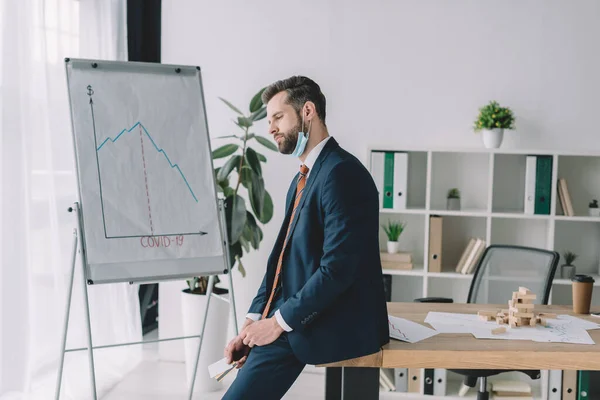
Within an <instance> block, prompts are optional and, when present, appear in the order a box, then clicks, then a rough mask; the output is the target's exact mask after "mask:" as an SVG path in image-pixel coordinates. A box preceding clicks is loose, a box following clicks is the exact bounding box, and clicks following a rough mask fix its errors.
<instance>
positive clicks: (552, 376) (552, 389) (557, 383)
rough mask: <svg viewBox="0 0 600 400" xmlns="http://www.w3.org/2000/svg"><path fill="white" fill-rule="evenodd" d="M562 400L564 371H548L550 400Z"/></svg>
mask: <svg viewBox="0 0 600 400" xmlns="http://www.w3.org/2000/svg"><path fill="white" fill-rule="evenodd" d="M561 399H562V371H561V370H559V369H553V370H550V371H548V400H561Z"/></svg>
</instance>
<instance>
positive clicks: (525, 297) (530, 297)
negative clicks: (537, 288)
mask: <svg viewBox="0 0 600 400" xmlns="http://www.w3.org/2000/svg"><path fill="white" fill-rule="evenodd" d="M519 299H521V300H522V303H530V304H531V302H532V301H533V300H535V299H537V296H536V295H535V294H526V295H523V296H521V297H519Z"/></svg>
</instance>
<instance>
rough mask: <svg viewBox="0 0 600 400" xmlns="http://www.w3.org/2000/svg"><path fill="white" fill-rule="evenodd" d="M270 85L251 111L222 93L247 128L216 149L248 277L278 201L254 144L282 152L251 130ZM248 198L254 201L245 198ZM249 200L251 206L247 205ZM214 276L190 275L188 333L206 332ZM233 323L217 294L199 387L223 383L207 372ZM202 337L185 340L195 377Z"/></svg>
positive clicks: (235, 243)
mask: <svg viewBox="0 0 600 400" xmlns="http://www.w3.org/2000/svg"><path fill="white" fill-rule="evenodd" d="M264 90H265V88H263V89H261V90H260V91H259V92H258V93H256V94H255V95H254V96H253V97H252V99H251V100H250V105H249V113H248V114H247V115H244V113H242V111H240V109H238V108H237V107H235V106H234V105H233V104H232V103H230V102H229V101H227V100H225V99H223V98H220V100H222V101H223V102H224V103H225V104H226V105H227V106H228V107H229V108H230V109H231V110H233V111H234V112H235V113H236V118H235V119H234V121H233V122H234V124H235V125H236V126H237V127H238V128H239V129H240V130H241V133H239V134H232V135H225V136H220V137H217V138H216V139H233V140H232V143H228V144H224V145H222V146H220V147H218V148H217V149H215V150H214V151H213V152H212V158H213V160H219V162H221V161H222V165H221V166H219V167H216V168H215V171H214V174H215V179H216V182H217V191H218V194H219V196H220V197H221V198H224V201H225V222H226V223H225V225H226V229H227V237H228V240H229V258H230V264H231V268H232V269H233V268H234V267H235V266H236V265H237V269H238V271H239V272H240V273H241V275H242V277H244V276H246V271H245V269H244V266H243V264H242V256H243V255H244V252H245V253H248V252H250V251H251V249H255V250H258V248H259V245H260V242H261V241H262V239H263V232H262V230H261V228H260V226H259V225H258V223H261V224H266V223H268V222H269V221H270V220H271V218H272V217H273V201H272V199H271V196H270V194H269V192H268V191H267V190H266V188H265V183H264V179H263V175H262V166H261V163H265V162H267V158H266V157H265V156H264V155H263V154H261V153H259V152H258V151H256V150H255V149H254V148H253V147H251V144H252V143H256V142H257V143H259V144H260V145H262V146H263V147H266V148H267V149H269V150H272V151H277V146H276V145H275V144H274V143H273V142H272V141H271V140H269V139H268V138H266V137H264V136H259V135H257V134H255V133H253V132H251V128H252V127H253V126H254V123H255V122H258V121H260V120H262V119H264V118H265V117H266V115H267V110H266V106H265V105H264V104H263V102H262V99H261V95H262V93H263V91H264ZM244 198H246V199H248V202H249V204H248V203H247V202H246V200H245V199H244ZM247 204H248V205H247ZM215 278H217V279H215V285H214V286H213V293H214V294H216V295H218V296H221V297H227V295H228V290H226V289H222V288H219V287H217V286H216V283H218V282H219V280H218V277H215ZM208 281H209V277H208V276H198V277H194V278H192V279H189V280H187V288H185V289H184V290H182V312H183V314H182V315H183V321H184V322H183V334H184V336H194V335H198V334H200V332H201V330H202V322H203V319H204V310H205V307H206V301H207V298H206V293H207V290H208ZM228 322H229V304H228V303H227V302H225V301H221V300H219V299H218V298H216V299H211V302H210V309H209V315H208V319H207V324H206V330H205V333H204V335H205V336H204V339H203V342H202V352H201V354H200V360H199V363H198V373H197V375H196V384H195V386H194V387H195V388H196V389H198V390H199V391H200V390H201V391H213V390H217V389H219V388H220V387H221V383H219V382H217V381H216V380H214V379H210V377H209V376H208V373H206V371H207V368H208V365H210V364H211V363H213V362H215V360H218V359H220V358H222V356H223V349H224V348H225V346H226V344H227V335H226V334H225V333H226V332H227V329H228ZM197 350H198V341H194V340H186V341H185V353H186V354H185V360H186V368H187V374H188V382H190V379H191V374H192V372H193V367H194V362H195V356H196V353H197Z"/></svg>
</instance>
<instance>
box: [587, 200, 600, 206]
mask: <svg viewBox="0 0 600 400" xmlns="http://www.w3.org/2000/svg"><path fill="white" fill-rule="evenodd" d="M589 207H590V208H598V200H596V199H593V200H592V201H591V203H590V204H589Z"/></svg>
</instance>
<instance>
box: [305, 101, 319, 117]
mask: <svg viewBox="0 0 600 400" xmlns="http://www.w3.org/2000/svg"><path fill="white" fill-rule="evenodd" d="M302 113H303V114H304V120H306V121H310V120H312V119H313V118H315V117H316V116H317V108H316V107H315V103H313V102H312V101H307V102H306V103H304V107H303V108H302Z"/></svg>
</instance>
